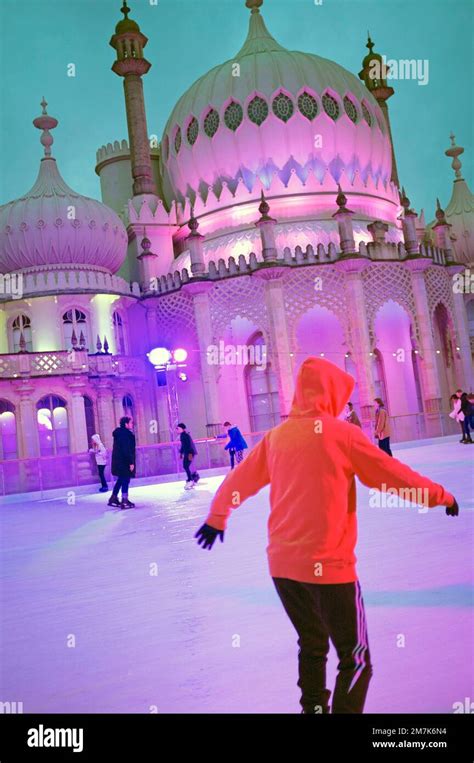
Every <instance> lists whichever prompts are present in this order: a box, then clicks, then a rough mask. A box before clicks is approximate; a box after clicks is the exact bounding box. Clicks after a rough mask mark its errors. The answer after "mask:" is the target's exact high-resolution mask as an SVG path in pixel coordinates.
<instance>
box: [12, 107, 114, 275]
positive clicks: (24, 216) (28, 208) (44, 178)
mask: <svg viewBox="0 0 474 763" xmlns="http://www.w3.org/2000/svg"><path fill="white" fill-rule="evenodd" d="M41 106H42V108H43V112H42V114H41V116H40V117H37V119H35V120H34V121H33V124H34V125H35V127H37V128H38V129H40V130H42V134H41V143H42V145H43V147H44V157H43V159H41V164H40V169H39V173H38V177H37V179H36V182H35V184H34V185H33V187H32V188H31V190H30V191H28V193H26V194H25V195H24V196H22V197H21V198H19V199H16V200H14V201H10V202H9V203H8V204H5V205H3V206H1V207H0V272H3V273H9V272H12V271H15V270H22V269H25V268H35V269H42V270H47V269H49V268H50V267H51V266H56V267H57V266H61V267H63V268H66V269H67V268H68V267H74V268H76V269H77V268H79V269H81V268H82V269H87V270H91V269H96V270H105V271H108V272H111V273H115V272H116V271H117V270H118V269H119V268H120V266H121V265H122V263H123V261H124V259H125V256H126V252H127V232H126V230H125V226H124V224H123V223H122V221H121V220H120V218H119V217H118V215H117V214H116V213H115V212H114V211H113V210H112V209H109V207H106V206H105V204H101V202H99V201H96V200H95V199H90V198H88V197H87V196H81V194H79V193H77V192H76V191H74V190H73V189H72V188H70V187H69V186H68V185H67V183H66V182H65V181H64V180H63V178H62V177H61V174H60V172H59V170H58V167H57V164H56V159H54V158H53V157H52V156H51V146H52V143H53V136H52V135H51V133H50V130H52V129H54V128H55V127H56V126H57V124H58V121H57V120H56V119H54V117H51V116H49V114H47V112H46V106H47V103H46V102H45V100H44V98H43V101H42V103H41Z"/></svg>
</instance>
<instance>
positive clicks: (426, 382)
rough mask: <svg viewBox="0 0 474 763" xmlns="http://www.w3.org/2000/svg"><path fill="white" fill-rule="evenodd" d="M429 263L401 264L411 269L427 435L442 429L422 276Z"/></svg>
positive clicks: (433, 347) (439, 432)
mask: <svg viewBox="0 0 474 763" xmlns="http://www.w3.org/2000/svg"><path fill="white" fill-rule="evenodd" d="M431 265H432V262H431V260H426V259H422V258H415V259H412V260H406V261H405V263H404V266H405V267H407V268H408V269H409V270H410V271H411V284H412V289H413V297H414V300H415V308H416V315H417V319H418V330H419V334H420V348H419V350H420V352H419V359H420V363H419V369H420V382H421V389H422V395H423V403H424V408H425V415H426V418H425V421H426V434H427V435H428V436H429V437H436V436H438V435H440V434H442V433H443V430H442V425H441V420H440V415H439V414H440V413H441V387H440V384H439V378H438V367H437V363H436V347H435V341H434V335H433V328H432V325H431V319H430V309H429V305H428V295H427V293H426V283H425V277H424V273H425V270H427V269H428V268H429V267H430V266H431Z"/></svg>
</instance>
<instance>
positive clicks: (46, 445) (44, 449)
mask: <svg viewBox="0 0 474 763" xmlns="http://www.w3.org/2000/svg"><path fill="white" fill-rule="evenodd" d="M36 410H37V421H38V435H39V445H40V455H41V456H57V455H61V454H63V453H69V428H68V420H67V410H66V401H65V400H63V399H62V397H58V396H56V395H46V397H42V398H41V400H39V401H38V402H37V404H36Z"/></svg>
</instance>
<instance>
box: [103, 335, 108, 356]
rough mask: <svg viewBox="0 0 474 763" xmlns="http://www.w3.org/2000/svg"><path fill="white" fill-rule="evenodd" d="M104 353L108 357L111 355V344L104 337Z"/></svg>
mask: <svg viewBox="0 0 474 763" xmlns="http://www.w3.org/2000/svg"><path fill="white" fill-rule="evenodd" d="M104 352H105V354H106V355H108V354H109V343H108V341H107V337H106V336H105V335H104Z"/></svg>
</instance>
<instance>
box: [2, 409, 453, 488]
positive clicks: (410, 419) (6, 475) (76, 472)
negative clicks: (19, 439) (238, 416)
mask: <svg viewBox="0 0 474 763" xmlns="http://www.w3.org/2000/svg"><path fill="white" fill-rule="evenodd" d="M390 425H391V432H392V435H391V439H392V442H394V443H396V442H404V441H408V440H420V439H424V438H430V437H442V436H445V435H452V434H457V433H458V432H459V431H460V427H459V424H457V423H456V422H455V421H453V420H452V419H450V418H449V416H448V414H447V413H440V414H437V415H435V416H431V417H429V418H428V417H427V416H425V414H421V413H420V414H409V415H406V416H391V417H390ZM365 432H366V434H367V436H368V437H369V438H370V439H372V434H373V426H372V428H371V429H370V427H369V428H367V429H366V430H365ZM264 434H265V432H252V433H249V434H247V433H245V434H244V436H245V439H246V440H247V443H248V446H249V448H253V447H254V445H256V444H257V442H259V440H260V439H261V438H262V437H263V435H264ZM226 441H227V438H226V437H218V438H206V439H201V440H196V447H197V450H198V457H197V461H196V466H197V468H198V469H215V468H219V467H225V466H228V464H229V455H228V452H227V451H225V450H224V445H225V443H226ZM178 452H179V442H167V443H157V444H156V445H141V446H138V447H137V468H136V474H137V477H138V478H140V477H155V476H156V477H160V476H164V475H177V476H178V475H182V473H183V468H182V463H181V459H180V458H179V454H178ZM105 475H106V478H107V480H108V482H109V484H110V483H111V482H112V480H113V477H112V475H111V474H110V463H109V464H108V465H107V467H106V472H105ZM98 482H99V480H98V475H97V467H96V465H95V461H94V459H93V456H91V455H90V454H89V453H70V454H64V455H59V456H44V457H42V458H30V459H15V460H11V461H2V462H0V495H12V494H15V493H30V492H37V491H40V492H44V491H45V490H51V489H55V488H64V489H65V491H67V490H68V489H74V488H75V487H78V486H81V485H93V484H98Z"/></svg>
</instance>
